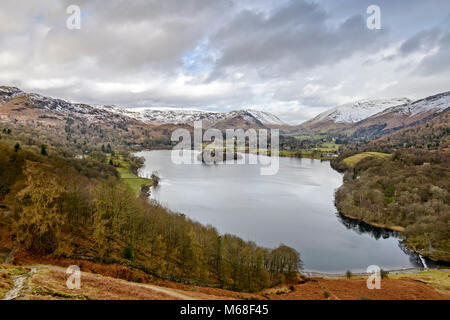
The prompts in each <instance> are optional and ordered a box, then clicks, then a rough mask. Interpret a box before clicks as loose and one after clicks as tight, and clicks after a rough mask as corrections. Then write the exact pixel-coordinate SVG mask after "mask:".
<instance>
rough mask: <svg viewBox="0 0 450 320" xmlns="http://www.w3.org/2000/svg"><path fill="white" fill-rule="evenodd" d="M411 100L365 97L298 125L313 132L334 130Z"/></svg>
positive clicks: (341, 128) (349, 125)
mask: <svg viewBox="0 0 450 320" xmlns="http://www.w3.org/2000/svg"><path fill="white" fill-rule="evenodd" d="M409 102H411V100H409V99H408V98H396V99H365V100H360V101H355V102H351V103H347V104H344V105H341V106H338V107H335V108H332V109H330V110H327V111H325V112H322V113H321V114H319V115H318V116H316V117H315V118H313V119H311V120H309V121H306V122H305V123H303V124H301V125H300V129H304V130H307V131H314V132H319V133H323V132H329V131H331V132H335V131H339V130H343V129H345V128H348V127H351V125H352V124H354V123H357V122H360V121H362V120H364V119H366V118H369V117H371V116H373V115H375V114H377V113H379V112H381V111H384V110H386V109H388V108H390V107H393V106H397V105H402V104H406V103H409Z"/></svg>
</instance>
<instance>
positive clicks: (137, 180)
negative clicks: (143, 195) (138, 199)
mask: <svg viewBox="0 0 450 320" xmlns="http://www.w3.org/2000/svg"><path fill="white" fill-rule="evenodd" d="M114 162H115V163H118V164H119V165H120V167H117V171H118V172H119V176H120V179H121V180H123V181H124V182H125V183H126V184H128V185H129V186H130V187H131V189H132V190H133V192H134V193H135V194H136V195H138V194H139V191H141V187H142V186H144V185H150V184H153V180H151V179H146V178H141V177H138V176H136V175H134V174H133V173H132V172H131V171H130V168H129V164H128V163H127V162H126V161H123V160H118V161H117V160H115V161H114Z"/></svg>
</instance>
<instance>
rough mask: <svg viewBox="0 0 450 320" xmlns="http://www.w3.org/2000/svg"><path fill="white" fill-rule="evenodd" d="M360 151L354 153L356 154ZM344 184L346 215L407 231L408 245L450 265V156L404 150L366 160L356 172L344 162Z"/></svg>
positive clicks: (340, 201) (339, 201) (340, 203)
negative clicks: (388, 155)
mask: <svg viewBox="0 0 450 320" xmlns="http://www.w3.org/2000/svg"><path fill="white" fill-rule="evenodd" d="M353 152H354V151H353ZM353 152H352V151H351V150H347V151H346V152H343V153H342V154H341V156H340V158H339V159H337V160H335V161H334V162H333V163H334V166H335V167H336V168H337V169H340V170H344V172H345V175H344V184H343V186H342V187H340V188H339V189H338V191H337V192H336V198H335V199H336V205H337V208H338V210H339V212H341V213H342V214H343V215H347V216H351V217H354V218H357V219H359V220H362V221H364V222H367V223H376V224H382V225H386V226H401V227H404V228H405V231H404V237H405V240H404V241H405V244H406V245H407V246H408V247H409V248H410V249H412V250H414V251H416V252H418V253H420V254H422V255H424V256H427V257H429V258H431V259H434V260H441V261H446V262H450V193H449V190H450V169H449V168H450V155H448V154H446V153H443V152H438V153H433V152H431V151H428V150H424V149H418V148H410V149H398V150H396V151H395V152H393V154H392V155H391V156H390V157H383V158H380V157H366V158H364V159H362V160H361V161H359V162H358V163H357V164H356V165H355V166H354V167H353V168H348V167H346V166H345V165H344V163H343V161H342V160H343V159H345V157H347V156H348V155H349V154H352V153H353Z"/></svg>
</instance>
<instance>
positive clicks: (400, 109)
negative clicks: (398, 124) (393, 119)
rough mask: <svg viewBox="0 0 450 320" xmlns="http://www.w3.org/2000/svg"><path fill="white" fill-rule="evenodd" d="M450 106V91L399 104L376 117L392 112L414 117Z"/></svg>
mask: <svg viewBox="0 0 450 320" xmlns="http://www.w3.org/2000/svg"><path fill="white" fill-rule="evenodd" d="M449 107H450V91H448V92H443V93H439V94H436V95H434V96H430V97H427V98H425V99H420V100H417V101H414V102H411V103H407V104H404V105H398V106H395V107H391V108H388V109H385V110H383V111H382V112H380V113H379V114H375V115H374V117H377V116H381V115H386V114H390V113H397V114H402V115H405V116H408V117H413V116H416V115H419V114H421V113H424V112H430V111H432V112H441V111H443V110H445V109H447V108H449Z"/></svg>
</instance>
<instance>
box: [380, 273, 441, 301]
mask: <svg viewBox="0 0 450 320" xmlns="http://www.w3.org/2000/svg"><path fill="white" fill-rule="evenodd" d="M389 278H390V279H403V278H408V279H413V280H416V281H420V282H424V283H426V284H429V285H431V286H432V287H434V288H435V289H436V290H438V291H439V292H442V293H444V294H448V295H450V271H449V270H436V269H431V270H426V271H423V272H419V273H416V274H408V275H404V274H392V275H391V274H390V275H389Z"/></svg>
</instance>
